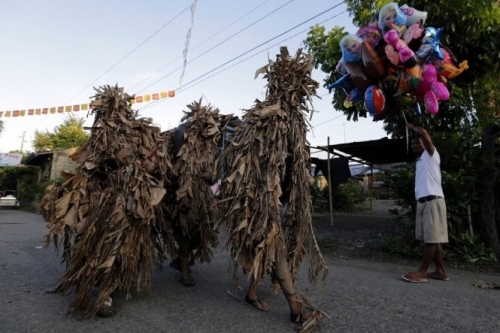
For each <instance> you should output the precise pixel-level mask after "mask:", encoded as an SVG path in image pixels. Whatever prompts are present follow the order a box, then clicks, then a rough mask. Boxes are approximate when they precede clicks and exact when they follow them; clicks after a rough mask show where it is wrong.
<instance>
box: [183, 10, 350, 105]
mask: <svg viewBox="0 0 500 333" xmlns="http://www.w3.org/2000/svg"><path fill="white" fill-rule="evenodd" d="M344 13H346V11H343V12H341V13H338V14H336V15H334V16H332V17H329V18H327V19H326V20H324V21H321V22H319V23H318V24H323V23H325V22H327V21H329V20H332V19H334V18H336V17H337V16H340V15H342V14H344ZM306 31H309V29H305V30H302V31H300V32H298V33H296V34H295V35H292V36H290V37H288V38H286V39H283V40H282V41H280V42H278V43H276V44H273V45H271V46H269V47H268V48H267V49H263V50H261V51H259V52H257V53H254V54H253V55H251V56H249V57H247V58H245V59H243V60H241V61H238V62H237V63H235V64H233V65H231V66H229V67H226V68H224V69H222V70H220V71H218V72H217V73H215V74H213V75H210V76H209V77H207V78H205V79H203V80H201V81H197V82H195V83H193V84H191V85H190V86H187V87H186V86H184V87H183V88H182V90H181V91H179V93H181V92H184V91H186V90H187V89H189V88H191V87H194V86H196V85H198V84H200V83H202V82H205V81H207V80H208V79H210V78H212V77H214V76H216V75H218V74H220V73H222V72H225V71H227V70H228V69H231V68H233V67H235V66H237V65H239V64H241V63H242V62H245V61H247V60H249V59H251V58H253V57H255V56H257V55H259V54H261V53H263V52H266V51H268V50H270V49H272V48H273V47H275V46H278V45H280V44H282V43H284V42H286V41H287V40H290V39H292V38H294V37H297V36H298V35H300V34H303V33H304V32H306ZM328 94H329V93H326V94H324V95H321V96H315V97H316V98H321V97H324V96H326V95H328Z"/></svg>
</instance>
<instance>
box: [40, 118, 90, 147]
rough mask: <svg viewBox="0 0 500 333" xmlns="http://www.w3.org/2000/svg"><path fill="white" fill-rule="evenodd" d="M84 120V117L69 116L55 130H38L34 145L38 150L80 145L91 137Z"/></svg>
mask: <svg viewBox="0 0 500 333" xmlns="http://www.w3.org/2000/svg"><path fill="white" fill-rule="evenodd" d="M84 122H85V120H84V119H83V118H78V117H74V116H69V117H68V118H66V119H65V120H64V122H63V123H62V124H61V125H59V126H56V127H55V128H54V131H53V132H49V131H47V130H45V131H38V130H37V131H35V138H34V140H33V147H34V148H35V150H36V151H44V150H55V149H65V148H73V147H79V146H80V145H81V144H82V143H83V142H85V141H87V140H88V139H89V134H88V133H87V132H85V130H84V129H83V123H84Z"/></svg>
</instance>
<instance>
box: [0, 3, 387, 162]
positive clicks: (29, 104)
mask: <svg viewBox="0 0 500 333" xmlns="http://www.w3.org/2000/svg"><path fill="white" fill-rule="evenodd" d="M341 2H342V1H341V0H333V1H332V0H330V1H324V0H267V1H266V0H254V1H230V0H198V1H197V3H196V7H195V10H194V15H192V11H191V8H192V4H193V3H194V0H176V1H161V0H141V1H138V0H128V1H119V0H106V1H102V0H86V1H81V0H50V1H39V0H23V1H2V2H1V4H0V10H1V12H2V13H4V15H3V18H2V20H0V40H1V41H2V44H3V50H2V52H1V53H0V75H1V80H0V88H1V89H0V111H7V110H22V109H36V108H45V107H53V106H56V107H57V106H66V105H74V104H83V103H89V102H90V101H91V98H92V96H94V95H95V90H94V87H99V86H103V85H115V84H117V85H118V86H120V87H123V88H124V89H125V91H126V92H127V93H129V94H136V95H144V94H152V93H158V92H161V91H168V90H177V93H176V96H175V97H173V98H167V99H161V100H160V101H159V102H155V103H152V102H150V103H140V104H139V103H137V104H134V108H135V109H138V110H139V115H140V116H141V117H149V118H152V119H153V122H154V123H155V124H156V125H157V126H159V127H161V129H162V130H167V129H169V128H172V127H175V126H177V125H178V124H179V122H180V119H181V118H182V115H183V113H182V111H183V110H187V108H186V105H188V104H190V103H192V102H193V101H195V100H199V99H200V98H203V101H204V102H205V103H210V104H211V105H212V106H214V107H217V108H219V110H220V112H221V113H223V114H230V113H233V114H235V115H237V116H240V117H241V115H242V114H243V110H244V109H250V108H251V107H252V106H253V104H254V101H255V99H257V98H258V99H263V98H264V94H265V85H266V83H267V82H266V81H265V80H264V79H263V78H262V77H258V78H256V79H254V74H255V71H256V70H257V69H258V68H260V67H262V66H263V65H266V64H267V63H268V59H272V60H274V59H275V56H276V54H278V53H279V47H280V46H287V47H288V49H289V51H290V53H292V54H293V53H295V52H296V50H297V49H298V48H300V47H303V40H304V39H305V38H306V37H307V31H308V30H309V28H310V27H311V26H313V25H314V24H320V25H323V26H325V28H326V29H327V31H328V30H330V29H331V28H333V27H334V26H341V27H345V28H346V30H347V31H348V32H351V33H355V32H356V28H355V27H354V26H353V25H352V20H351V18H350V17H349V15H348V13H347V12H346V11H345V10H346V7H345V5H344V4H341V5H340V6H338V7H336V8H333V9H331V10H329V9H330V8H332V7H334V6H336V5H337V4H340V3H341ZM328 10H329V11H328ZM325 11H326V12H325ZM323 12H325V13H323ZM320 13H323V14H321V15H319V14H320ZM315 16H317V17H315ZM302 23H303V24H302ZM189 32H190V38H189V42H188V43H187V40H188V39H187V36H188V34H189ZM186 45H187V46H188V48H187V55H186V60H187V64H186V66H185V67H184V66H183V62H184V57H183V52H184V50H185V49H186ZM183 72H184V74H183V75H182V73H183ZM326 75H327V74H326V73H323V72H321V71H320V70H319V69H318V70H314V71H313V73H312V76H313V78H314V79H315V80H316V81H318V82H319V83H320V89H318V95H319V96H321V98H316V99H314V102H313V105H314V109H315V111H316V112H314V114H313V116H312V119H311V121H310V123H311V126H312V128H311V131H310V132H309V134H308V140H309V142H310V144H311V145H312V146H321V145H326V144H327V142H328V141H327V140H328V137H329V138H330V144H337V143H345V142H353V141H365V140H377V139H380V138H382V137H385V136H386V133H385V131H384V130H383V125H382V122H374V121H373V120H372V119H371V118H366V119H360V120H359V121H357V122H353V121H348V120H347V118H346V117H345V116H344V115H343V114H342V113H341V112H338V111H336V110H334V109H333V107H332V105H331V99H332V95H331V94H328V90H327V89H326V88H323V80H324V78H325V77H326ZM72 114H74V115H76V116H79V117H82V118H85V124H84V126H90V125H91V124H92V123H93V116H92V115H87V113H86V112H83V111H80V112H73V113H72ZM65 117H67V114H66V113H63V114H57V113H56V114H49V115H31V116H24V117H10V118H5V117H2V118H0V120H2V121H3V123H4V131H3V132H2V133H1V134H0V152H8V151H11V150H18V149H21V146H22V147H23V151H33V147H32V145H31V143H32V141H33V135H34V132H35V131H36V130H38V131H45V130H48V131H53V130H54V128H55V127H56V126H58V125H60V124H61V123H62V122H63V120H64V119H65ZM23 135H24V142H23V139H22V138H23ZM313 153H314V151H313ZM321 154H322V153H321ZM318 156H319V155H318Z"/></svg>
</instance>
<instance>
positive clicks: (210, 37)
mask: <svg viewBox="0 0 500 333" xmlns="http://www.w3.org/2000/svg"><path fill="white" fill-rule="evenodd" d="M269 1H271V0H266V1H264V2H262V3H261V4H260V5H258V6H257V7H254V8H253V9H251V10H250V11H248V12H246V13H245V14H244V15H243V16H240V17H239V18H237V19H236V20H234V21H233V22H231V23H229V24H228V25H226V26H225V27H224V28H222V29H220V30H219V31H217V32H215V33H214V34H212V35H211V36H209V37H207V38H206V39H205V40H203V41H202V42H200V43H198V44H196V45H195V46H193V47H192V48H191V51H193V50H195V49H196V48H198V47H199V46H201V45H203V44H205V43H206V42H208V41H209V40H210V39H212V38H213V37H215V36H217V35H218V34H220V33H221V32H223V31H224V30H226V29H227V28H229V27H230V26H232V25H233V24H235V23H237V22H239V21H240V20H242V19H243V18H245V17H247V16H248V15H250V14H251V13H253V12H254V11H256V10H257V9H259V8H260V7H262V6H263V5H265V4H266V3H268V2H269ZM181 58H182V55H180V56H178V57H177V58H175V59H174V60H172V61H171V62H169V63H168V64H166V65H165V66H163V67H162V68H160V69H158V70H156V71H154V72H153V73H151V74H150V75H148V76H146V77H145V78H144V79H142V80H141V81H139V82H137V83H136V84H134V85H133V86H131V87H129V89H130V91H132V89H133V88H135V87H137V86H138V85H140V84H141V83H143V82H144V81H146V80H148V79H149V78H151V77H152V76H153V75H155V74H157V73H159V72H161V71H162V70H164V69H166V68H167V67H168V66H170V65H172V64H173V63H174V62H176V61H177V60H179V59H181Z"/></svg>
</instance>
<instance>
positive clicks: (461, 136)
mask: <svg viewBox="0 0 500 333" xmlns="http://www.w3.org/2000/svg"><path fill="white" fill-rule="evenodd" d="M388 2H391V1H387V0H347V1H346V3H347V8H348V11H349V13H350V15H351V17H352V18H353V23H354V25H356V26H357V27H361V26H364V25H367V24H368V22H369V21H370V19H371V18H372V17H373V16H374V15H376V13H377V11H378V10H379V9H380V8H381V7H382V6H383V5H385V4H386V3H388ZM407 4H408V5H409V6H411V7H414V8H416V9H418V10H421V11H426V12H427V13H428V16H427V20H426V23H425V25H426V26H432V27H436V28H439V27H443V28H444V34H443V37H442V38H441V41H442V44H443V45H445V46H448V47H450V49H451V50H452V51H453V53H454V55H455V56H456V57H457V58H458V59H459V61H462V60H467V61H468V65H469V69H468V70H466V71H465V72H463V73H462V74H460V75H459V76H457V77H455V78H453V79H451V80H450V81H449V82H448V88H449V90H450V93H451V97H450V99H449V100H448V101H447V102H445V103H440V111H439V113H438V114H436V115H435V116H432V117H431V116H429V115H428V114H427V113H425V112H424V114H423V115H422V116H419V115H418V114H417V113H416V112H414V111H412V110H396V111H395V110H393V111H392V112H391V113H389V115H388V116H387V117H386V118H385V119H384V120H383V122H382V125H383V126H384V129H385V130H386V131H387V133H388V134H390V135H392V136H393V137H404V136H405V135H406V130H405V127H404V125H405V122H406V121H411V122H417V123H420V124H421V125H422V126H424V127H426V128H428V129H429V130H430V132H431V133H432V135H433V140H434V141H435V142H436V144H437V145H438V147H441V148H442V149H440V153H441V155H442V167H443V174H444V176H443V179H444V180H445V182H444V188H445V192H446V193H447V194H448V195H447V202H448V203H449V206H450V209H451V210H453V211H452V214H451V216H450V217H451V218H450V219H451V221H450V223H451V224H453V225H452V231H455V232H463V231H466V230H468V229H467V224H468V222H467V220H468V219H467V218H464V217H467V215H468V214H467V208H468V207H472V209H473V212H472V215H474V216H473V217H476V219H475V220H476V221H477V222H476V227H478V228H479V230H480V231H481V234H482V236H483V239H484V241H485V242H486V243H487V245H488V246H490V247H491V248H493V250H494V251H495V252H496V253H497V254H500V241H499V236H500V186H499V177H500V169H499V165H498V156H499V154H498V152H497V151H496V150H497V148H496V147H497V145H496V144H495V142H496V141H497V140H498V137H499V135H500V122H499V119H498V118H497V117H494V115H498V114H500V112H498V107H499V105H500V70H499V60H500V1H498V0H457V1H452V2H450V1H445V0H436V1H426V0H417V1H408V2H407ZM350 33H355V31H352V32H350ZM345 34H347V32H346V31H344V28H342V27H335V28H333V29H332V30H330V31H329V32H326V30H325V28H324V27H321V26H314V27H312V28H311V30H310V31H309V33H308V36H307V39H306V40H305V41H304V42H305V45H306V48H307V49H308V51H309V52H311V53H312V54H313V56H314V60H315V66H316V68H320V69H321V70H322V71H324V72H326V74H327V75H326V78H325V79H324V84H325V86H327V85H329V84H331V83H333V82H335V81H336V80H338V79H339V78H340V77H341V76H340V74H338V73H336V72H335V66H336V64H337V62H338V60H339V59H340V58H341V51H340V47H339V41H340V39H341V38H342V36H343V35H345ZM345 97H346V96H345V93H344V92H343V91H341V89H335V90H334V91H333V98H332V105H333V107H334V108H335V109H336V110H338V111H340V112H343V113H344V114H346V115H347V117H348V119H352V120H354V121H356V120H357V119H358V117H366V116H367V113H366V110H364V107H363V105H362V104H363V103H358V104H356V105H355V106H354V107H346V106H344V100H345ZM478 147H481V148H480V149H479V148H478ZM445 178H446V179H445ZM408 181H411V180H410V179H408ZM460 190H461V192H460ZM464 194H465V195H464ZM496 207H498V208H496Z"/></svg>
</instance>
